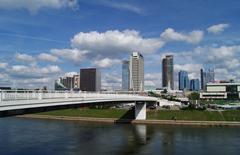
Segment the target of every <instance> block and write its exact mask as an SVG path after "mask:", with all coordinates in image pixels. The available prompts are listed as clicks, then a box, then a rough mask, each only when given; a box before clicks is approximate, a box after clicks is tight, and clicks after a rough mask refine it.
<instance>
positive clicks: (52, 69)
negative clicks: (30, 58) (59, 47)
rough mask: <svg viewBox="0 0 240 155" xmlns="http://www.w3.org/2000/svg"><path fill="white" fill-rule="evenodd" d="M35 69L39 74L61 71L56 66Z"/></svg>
mask: <svg viewBox="0 0 240 155" xmlns="http://www.w3.org/2000/svg"><path fill="white" fill-rule="evenodd" d="M36 70H39V72H40V73H41V74H54V73H59V72H61V69H60V67H58V66H47V67H43V68H40V69H36Z"/></svg>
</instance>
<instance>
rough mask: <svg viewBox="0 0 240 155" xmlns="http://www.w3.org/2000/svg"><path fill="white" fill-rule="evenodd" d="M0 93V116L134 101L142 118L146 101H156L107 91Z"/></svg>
mask: <svg viewBox="0 0 240 155" xmlns="http://www.w3.org/2000/svg"><path fill="white" fill-rule="evenodd" d="M0 93H1V94H0V114H1V115H0V116H5V115H14V114H19V111H20V112H21V114H24V113H25V112H26V113H29V111H30V110H33V109H39V108H51V107H71V106H79V105H85V106H87V105H98V104H102V103H106V104H108V103H135V119H137V120H143V119H146V103H147V102H158V99H157V98H155V97H148V96H141V95H138V94H116V93H107V92H103V93H90V92H81V91H79V92H63V91H35V90H22V91H13V90H0ZM27 110H28V112H27ZM30 113H31V112H30Z"/></svg>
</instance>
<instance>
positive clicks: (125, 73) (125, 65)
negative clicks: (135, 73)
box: [122, 60, 130, 90]
mask: <svg viewBox="0 0 240 155" xmlns="http://www.w3.org/2000/svg"><path fill="white" fill-rule="evenodd" d="M129 74H130V73H129V61H128V60H124V61H123V62H122V90H129V84H130V83H129V79H130V77H129Z"/></svg>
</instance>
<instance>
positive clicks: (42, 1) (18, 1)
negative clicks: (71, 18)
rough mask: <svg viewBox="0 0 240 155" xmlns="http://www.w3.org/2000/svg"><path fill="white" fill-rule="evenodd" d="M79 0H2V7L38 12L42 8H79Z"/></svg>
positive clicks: (0, 7) (0, 2) (0, 6)
mask: <svg viewBox="0 0 240 155" xmlns="http://www.w3.org/2000/svg"><path fill="white" fill-rule="evenodd" d="M77 5H78V4H77V0H1V1H0V9H27V10H28V11H30V12H31V13H36V12H37V11H38V10H39V9H41V8H53V9H59V8H64V7H70V8H77Z"/></svg>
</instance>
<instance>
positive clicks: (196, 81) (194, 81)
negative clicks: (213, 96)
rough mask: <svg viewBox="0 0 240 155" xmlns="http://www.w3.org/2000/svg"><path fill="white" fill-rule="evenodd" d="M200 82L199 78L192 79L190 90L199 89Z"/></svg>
mask: <svg viewBox="0 0 240 155" xmlns="http://www.w3.org/2000/svg"><path fill="white" fill-rule="evenodd" d="M199 84H200V82H199V79H192V80H191V81H190V90H191V91H199V90H200V88H199Z"/></svg>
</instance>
